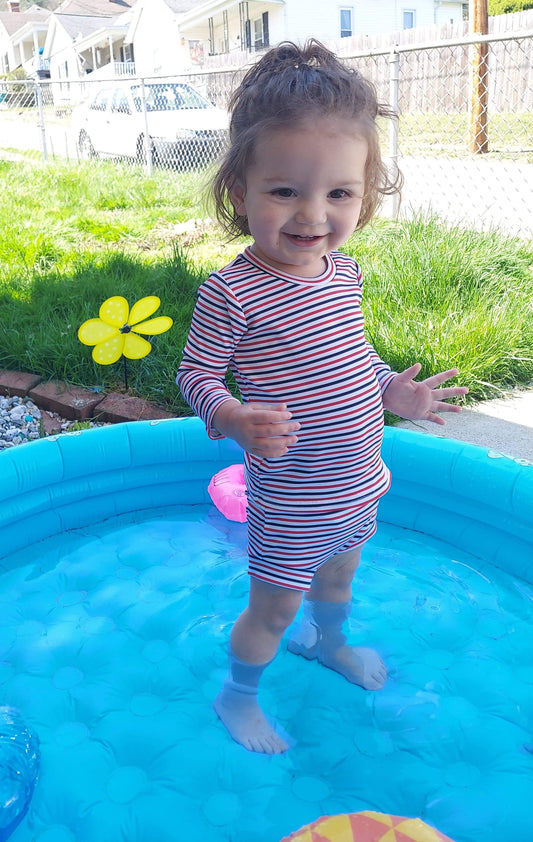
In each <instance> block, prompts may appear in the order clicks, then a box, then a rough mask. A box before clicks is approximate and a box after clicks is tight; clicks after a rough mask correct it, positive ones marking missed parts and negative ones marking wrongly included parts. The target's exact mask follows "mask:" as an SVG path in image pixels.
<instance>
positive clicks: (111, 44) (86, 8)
mask: <svg viewBox="0 0 533 842" xmlns="http://www.w3.org/2000/svg"><path fill="white" fill-rule="evenodd" d="M132 5H133V0H84V1H83V2H82V0H67V2H65V3H62V4H61V6H59V7H58V9H57V10H56V11H55V12H53V13H52V14H51V15H50V20H49V25H48V33H47V36H46V41H45V45H44V50H43V56H44V58H45V59H47V60H48V62H49V65H50V78H51V79H52V82H53V87H52V93H53V99H54V102H55V103H58V102H72V101H74V100H76V99H79V98H80V96H83V95H84V93H85V89H84V85H83V84H76V83H80V82H83V80H85V79H86V78H87V75H88V74H91V79H94V78H98V77H100V78H103V79H108V78H110V77H115V76H120V75H123V74H128V73H134V72H135V66H134V64H133V62H132V61H131V60H130V53H129V49H128V48H127V47H126V46H125V44H124V39H125V36H126V34H127V31H128V27H129V23H130V17H131V14H132ZM88 12H92V13H91V14H89V13H88Z"/></svg>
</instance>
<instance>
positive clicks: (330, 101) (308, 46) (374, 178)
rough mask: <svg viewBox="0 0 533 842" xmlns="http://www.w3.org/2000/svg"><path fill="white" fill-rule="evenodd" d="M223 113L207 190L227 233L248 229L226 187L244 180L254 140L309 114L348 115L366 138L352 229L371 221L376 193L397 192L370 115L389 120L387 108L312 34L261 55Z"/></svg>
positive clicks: (371, 88) (397, 185)
mask: <svg viewBox="0 0 533 842" xmlns="http://www.w3.org/2000/svg"><path fill="white" fill-rule="evenodd" d="M229 111H230V114H231V120H230V133H229V147H228V150H227V152H226V153H225V155H224V156H223V158H222V159H221V162H220V164H219V167H218V170H217V172H216V174H215V176H214V178H213V182H212V188H213V193H214V198H215V211H216V215H217V218H218V220H219V222H220V223H221V225H222V226H223V228H224V229H225V230H226V232H227V234H228V235H229V236H230V237H238V236H240V235H241V234H249V233H250V229H249V228H248V220H247V218H246V217H245V216H241V215H240V214H238V213H237V212H236V210H235V208H234V207H233V204H232V202H231V198H230V190H231V189H232V187H233V185H234V184H235V182H236V181H242V182H243V183H244V184H246V172H247V169H248V167H249V166H250V164H251V163H252V161H253V156H254V151H255V146H256V142H257V139H258V138H259V137H260V136H262V135H264V133H265V132H268V131H273V130H277V129H282V128H287V129H291V128H294V127H295V126H298V125H299V124H300V125H301V123H302V122H303V121H305V120H308V119H310V118H311V119H312V118H313V117H329V116H331V117H343V118H348V119H353V120H354V121H355V122H356V124H357V131H358V132H360V133H361V134H362V135H363V136H364V137H365V139H366V141H367V143H368V155H367V160H366V164H365V195H364V198H363V204H362V207H361V214H360V217H359V222H358V224H357V227H358V228H362V227H363V226H364V225H366V223H367V222H368V221H369V220H370V219H371V218H372V216H373V215H374V213H375V212H376V210H377V208H378V207H379V205H380V204H381V201H382V198H383V196H384V195H390V194H392V193H396V192H398V191H399V189H400V182H401V176H400V175H399V173H396V174H394V177H393V176H391V174H389V171H388V170H387V167H386V166H385V164H384V163H383V161H382V158H381V152H380V147H379V138H378V129H377V125H376V118H377V117H378V116H383V117H392V116H393V112H392V111H391V109H390V108H389V107H388V106H386V105H384V104H381V103H379V102H378V99H377V95H376V91H375V88H374V86H373V84H372V83H371V82H370V81H368V80H367V79H365V78H364V77H363V76H362V75H361V74H360V73H359V71H357V70H355V69H354V68H351V67H347V66H346V65H345V64H343V63H342V62H341V61H340V60H339V59H338V58H337V56H336V55H335V54H334V53H333V52H331V50H329V49H327V47H325V46H324V45H323V44H321V43H320V42H319V41H316V40H315V39H311V40H310V41H307V42H306V43H305V44H304V46H302V47H300V46H298V45H297V44H294V43H292V42H290V41H285V42H283V43H281V44H279V45H278V46H277V47H274V48H272V49H271V50H269V51H268V52H267V53H265V54H264V55H263V57H262V58H261V59H260V60H259V61H258V62H257V63H256V64H254V65H253V66H252V67H251V68H250V69H249V70H248V72H247V73H246V75H245V76H244V78H243V79H242V81H241V83H240V85H239V86H238V87H237V88H236V90H235V91H234V92H233V94H232V96H231V98H230V101H229Z"/></svg>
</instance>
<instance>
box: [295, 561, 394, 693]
mask: <svg viewBox="0 0 533 842" xmlns="http://www.w3.org/2000/svg"><path fill="white" fill-rule="evenodd" d="M360 558H361V551H360V550H352V551H350V552H347V553H342V554H339V555H338V556H335V558H333V559H331V560H330V561H329V562H326V564H324V565H323V566H322V567H321V568H320V569H319V570H318V571H317V572H316V573H315V576H314V578H313V583H312V585H311V590H310V591H309V593H308V595H306V599H305V602H304V617H303V620H302V623H301V624H300V627H299V628H298V629H297V630H296V632H295V633H294V635H293V636H292V638H291V640H290V641H289V644H288V648H289V651H290V652H294V654H296V655H303V656H304V657H305V658H308V659H313V658H317V659H318V660H319V661H320V663H322V664H324V665H325V666H327V667H329V668H330V669H333V670H335V671H336V672H339V673H341V675H343V676H344V677H345V678H346V679H348V681H351V682H352V684H359V685H360V686H361V687H364V688H365V690H381V688H382V687H383V686H384V684H385V681H386V679H387V669H386V667H385V664H384V663H383V661H382V660H381V658H380V657H379V655H378V653H377V652H375V651H374V650H373V649H367V648H365V647H362V646H348V645H347V644H346V636H345V635H344V634H343V632H342V626H343V624H344V622H345V620H346V619H347V618H348V616H349V614H350V611H351V607H352V579H353V576H354V573H355V571H356V569H357V567H358V565H359V561H360Z"/></svg>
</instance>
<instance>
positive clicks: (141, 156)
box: [137, 134, 156, 165]
mask: <svg viewBox="0 0 533 842" xmlns="http://www.w3.org/2000/svg"><path fill="white" fill-rule="evenodd" d="M148 143H149V144H150V152H151V156H152V163H153V164H155V163H156V154H155V150H154V144H153V141H152V138H148ZM137 163H138V164H143V165H146V163H147V161H146V144H145V142H144V135H143V134H142V135H140V137H138V138H137Z"/></svg>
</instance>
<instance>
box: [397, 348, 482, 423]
mask: <svg viewBox="0 0 533 842" xmlns="http://www.w3.org/2000/svg"><path fill="white" fill-rule="evenodd" d="M421 368H422V366H421V365H420V363H415V364H414V365H412V366H411V367H410V368H406V369H405V371H402V372H401V374H397V375H396V377H395V378H394V379H393V380H392V381H391V382H390V383H389V385H388V386H387V388H386V389H385V393H384V395H383V406H384V407H385V409H388V410H389V412H393V413H394V414H395V415H399V416H400V417H401V418H408V419H409V420H411V421H422V420H424V421H433V423H434V424H441V425H442V424H445V423H446V421H444V419H443V418H440V416H439V415H436V414H435V413H436V412H461V407H460V406H456V405H455V404H450V403H444V400H445V399H446V398H455V397H458V396H459V395H466V393H467V392H468V389H467V388H466V386H449V387H447V388H445V389H438V388H436V387H438V386H440V384H441V383H444V382H445V380H449V379H450V377H455V376H456V375H457V374H459V371H458V369H456V368H450V369H448V371H441V372H439V373H438V374H434V375H433V376H432V377H427V378H426V380H420V381H419V382H415V380H414V378H415V377H416V375H417V374H418V372H419V371H420V369H421Z"/></svg>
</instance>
